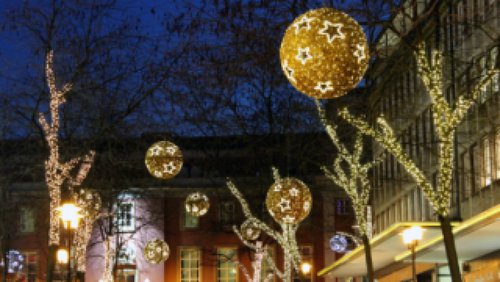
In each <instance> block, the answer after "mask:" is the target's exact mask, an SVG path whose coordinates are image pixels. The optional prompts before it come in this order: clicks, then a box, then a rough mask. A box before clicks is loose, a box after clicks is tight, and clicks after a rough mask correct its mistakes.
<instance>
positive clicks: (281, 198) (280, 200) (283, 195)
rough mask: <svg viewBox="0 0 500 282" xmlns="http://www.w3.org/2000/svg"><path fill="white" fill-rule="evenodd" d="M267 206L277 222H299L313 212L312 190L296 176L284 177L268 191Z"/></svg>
mask: <svg viewBox="0 0 500 282" xmlns="http://www.w3.org/2000/svg"><path fill="white" fill-rule="evenodd" d="M266 206H267V210H268V211H269V213H270V214H271V216H272V217H273V218H274V220H276V221H277V222H279V223H288V224H297V223H299V222H301V221H302V220H304V218H306V217H307V216H308V215H309V212H311V207H312V196H311V192H310V191H309V188H308V187H307V186H306V185H305V184H304V182H302V181H300V180H298V179H296V178H291V177H287V178H282V179H280V180H279V181H277V182H275V183H274V184H273V185H271V187H270V188H269V190H268V191H267V197H266Z"/></svg>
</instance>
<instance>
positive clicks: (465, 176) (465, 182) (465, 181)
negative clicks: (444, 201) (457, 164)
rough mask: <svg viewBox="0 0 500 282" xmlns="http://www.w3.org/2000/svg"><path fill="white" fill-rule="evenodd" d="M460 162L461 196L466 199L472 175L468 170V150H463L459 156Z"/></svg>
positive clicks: (469, 193) (469, 192) (469, 191)
mask: <svg viewBox="0 0 500 282" xmlns="http://www.w3.org/2000/svg"><path fill="white" fill-rule="evenodd" d="M460 160H461V163H462V197H463V198H464V199H467V198H469V197H470V195H471V187H472V175H471V171H470V156H469V152H468V151H465V152H464V153H463V154H462V156H461V158H460Z"/></svg>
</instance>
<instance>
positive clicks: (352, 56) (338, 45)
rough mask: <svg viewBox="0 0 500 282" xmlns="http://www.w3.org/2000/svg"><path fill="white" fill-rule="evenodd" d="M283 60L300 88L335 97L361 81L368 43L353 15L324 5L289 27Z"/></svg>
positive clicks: (309, 92) (312, 94) (293, 81)
mask: <svg viewBox="0 0 500 282" xmlns="http://www.w3.org/2000/svg"><path fill="white" fill-rule="evenodd" d="M280 60H281V67H282V69H283V72H284V73H285V76H286V77H287V78H288V80H289V81H290V83H291V84H292V85H293V86H294V87H295V88H296V89H297V90H299V91H300V92H302V93H304V94H306V95H309V96H311V97H314V98H335V97H339V96H342V95H345V94H347V92H349V91H350V90H352V89H353V88H354V87H356V85H357V84H358V83H359V82H360V81H361V79H362V77H363V74H364V73H365V71H366V69H367V67H368V61H369V50H368V43H367V40H366V36H365V34H364V32H363V29H362V28H361V26H360V25H359V24H358V23H357V22H356V21H355V20H354V19H353V18H351V17H350V16H348V15H347V14H345V13H343V12H340V11H337V10H335V9H332V8H321V9H317V10H311V11H308V12H306V13H304V14H302V15H300V16H299V17H297V18H296V19H295V20H294V21H293V22H292V24H291V25H290V26H289V27H288V28H287V30H286V32H285V35H284V37H283V40H282V42H281V47H280Z"/></svg>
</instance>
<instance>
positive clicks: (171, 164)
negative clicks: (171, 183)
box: [145, 141, 182, 179]
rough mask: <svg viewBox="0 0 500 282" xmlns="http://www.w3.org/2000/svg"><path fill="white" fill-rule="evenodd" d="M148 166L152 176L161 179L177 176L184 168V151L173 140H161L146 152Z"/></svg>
mask: <svg viewBox="0 0 500 282" xmlns="http://www.w3.org/2000/svg"><path fill="white" fill-rule="evenodd" d="M145 163H146V168H147V169H148V171H149V173H151V175H152V176H154V177H156V178H160V179H170V178H173V177H175V176H176V175H177V174H178V173H179V172H180V171H181V168H182V152H181V150H180V149H179V147H177V145H175V144H174V143H172V142H169V141H159V142H156V143H154V144H153V145H151V147H149V149H148V151H147V152H146V160H145Z"/></svg>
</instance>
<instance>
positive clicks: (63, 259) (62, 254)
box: [57, 249, 69, 264]
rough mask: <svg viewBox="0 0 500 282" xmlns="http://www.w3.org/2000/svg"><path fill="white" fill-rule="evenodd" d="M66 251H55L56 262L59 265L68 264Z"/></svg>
mask: <svg viewBox="0 0 500 282" xmlns="http://www.w3.org/2000/svg"><path fill="white" fill-rule="evenodd" d="M68 258H69V255H68V251H67V250H66V249H59V250H57V262H58V263H60V264H67V263H68Z"/></svg>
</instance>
